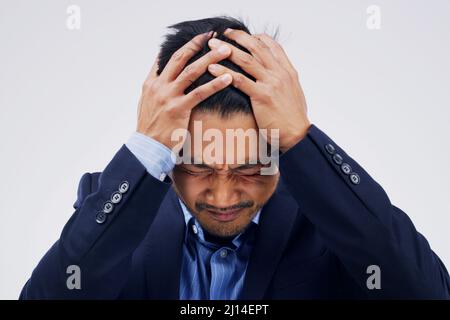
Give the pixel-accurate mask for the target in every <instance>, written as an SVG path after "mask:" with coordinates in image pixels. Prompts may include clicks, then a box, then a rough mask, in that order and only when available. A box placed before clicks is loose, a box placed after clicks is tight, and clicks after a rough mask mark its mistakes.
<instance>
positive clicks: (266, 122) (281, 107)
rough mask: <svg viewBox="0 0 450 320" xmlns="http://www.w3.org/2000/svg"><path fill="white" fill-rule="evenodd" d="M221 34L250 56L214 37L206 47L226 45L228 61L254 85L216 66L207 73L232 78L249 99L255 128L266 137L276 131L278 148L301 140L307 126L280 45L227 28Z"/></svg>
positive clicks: (302, 99) (300, 98)
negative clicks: (228, 51)
mask: <svg viewBox="0 0 450 320" xmlns="http://www.w3.org/2000/svg"><path fill="white" fill-rule="evenodd" d="M224 35H225V36H226V37H227V38H229V39H231V40H234V41H236V42H237V43H238V44H240V45H241V46H243V47H245V48H247V49H248V50H249V51H250V53H251V54H248V53H247V52H244V51H242V50H240V49H239V48H237V47H235V46H233V45H231V44H229V43H227V42H225V41H221V40H219V39H216V38H212V39H210V40H209V42H208V45H209V46H210V47H211V48H212V49H213V48H217V47H218V46H220V45H221V44H226V45H228V46H229V47H230V48H231V55H230V56H229V57H228V59H229V60H230V61H232V62H233V63H235V64H237V65H239V66H240V67H241V68H242V69H243V70H244V71H246V72H247V73H248V74H250V75H251V76H253V77H254V78H255V79H256V82H255V81H253V80H252V79H249V78H248V77H246V76H245V75H243V74H242V73H239V72H235V71H233V70H231V69H229V68H227V67H224V66H222V65H220V64H211V65H209V67H208V71H209V72H210V73H211V74H212V75H214V76H215V77H217V76H220V75H222V74H224V73H230V74H231V75H232V76H233V82H232V85H233V86H234V87H236V88H237V89H239V90H241V91H242V92H244V93H245V94H247V95H248V96H249V97H250V100H251V103H252V108H253V113H254V116H255V119H256V123H257V125H258V127H259V128H260V129H267V131H268V133H269V134H270V130H271V129H279V148H280V150H281V152H285V151H286V150H288V149H289V148H291V147H293V146H294V145H295V144H296V143H298V142H299V141H300V140H301V139H303V137H304V136H305V135H306V133H307V131H308V128H309V127H310V125H311V124H310V122H309V119H308V117H307V107H306V101H305V96H304V94H303V90H302V88H301V86H300V82H299V77H298V73H297V71H296V70H295V68H294V66H293V65H292V63H291V62H290V61H289V59H288V57H287V55H286V53H285V51H284V50H283V48H282V47H281V45H280V44H279V43H278V42H276V41H275V40H274V39H272V38H271V37H270V36H269V35H267V34H258V35H250V34H248V33H246V32H244V31H242V30H234V29H227V30H226V31H225V33H224ZM268 139H270V137H268ZM269 141H270V140H269Z"/></svg>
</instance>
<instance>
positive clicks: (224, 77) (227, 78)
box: [220, 73, 232, 83]
mask: <svg viewBox="0 0 450 320" xmlns="http://www.w3.org/2000/svg"><path fill="white" fill-rule="evenodd" d="M231 79H232V78H231V74H229V73H225V74H223V75H221V76H220V80H221V81H222V82H224V83H228V82H230V81H231Z"/></svg>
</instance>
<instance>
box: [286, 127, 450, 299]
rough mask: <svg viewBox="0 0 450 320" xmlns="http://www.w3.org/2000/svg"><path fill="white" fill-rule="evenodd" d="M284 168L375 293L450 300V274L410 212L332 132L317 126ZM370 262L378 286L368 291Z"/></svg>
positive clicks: (330, 242)
mask: <svg viewBox="0 0 450 320" xmlns="http://www.w3.org/2000/svg"><path fill="white" fill-rule="evenodd" d="M280 173H281V175H282V177H283V180H285V182H286V185H287V187H288V189H289V191H290V192H291V194H292V195H293V196H294V198H295V199H296V201H297V202H298V204H299V208H300V211H301V212H302V213H303V214H304V215H306V216H307V218H308V219H309V220H310V221H311V222H312V223H313V224H314V225H315V227H316V229H317V230H318V232H319V234H320V235H321V238H322V239H323V241H324V242H325V243H326V245H327V247H328V248H329V250H330V251H332V252H333V253H334V254H335V255H336V256H337V257H338V259H339V260H340V261H341V263H342V264H343V266H344V267H345V269H346V270H347V271H348V272H349V274H350V275H351V276H352V278H353V279H354V280H355V281H356V283H358V285H360V287H361V288H362V289H363V290H364V291H365V292H366V293H367V295H368V297H369V298H382V299H384V298H413V299H448V298H450V293H449V292H450V289H449V288H450V280H449V275H448V272H447V270H446V268H445V266H444V264H443V263H442V261H441V260H440V259H439V257H438V256H437V255H436V254H435V253H434V252H433V251H432V249H431V248H430V246H429V244H428V242H427V240H426V239H425V238H424V236H423V235H422V234H420V233H419V232H418V231H417V230H416V229H415V227H414V225H413V223H412V222H411V220H410V219H409V217H408V216H407V215H406V214H405V213H404V212H403V211H402V210H400V209H399V208H397V207H395V206H394V205H392V204H391V202H390V200H389V198H388V196H387V194H386V193H385V191H384V190H383V188H382V187H381V186H380V185H379V184H378V183H377V182H376V181H374V180H373V179H372V178H371V177H370V176H369V174H368V173H367V172H366V171H365V170H364V169H363V168H362V167H361V166H360V165H359V164H358V163H357V162H356V161H355V160H353V159H352V158H351V157H350V156H349V155H348V154H347V153H345V151H344V150H343V149H342V148H340V147H339V146H338V145H337V144H336V143H335V142H334V141H333V140H332V139H331V138H330V137H328V136H327V135H326V134H325V133H324V132H322V131H321V130H320V129H319V128H317V127H316V126H315V125H311V127H310V128H309V131H308V134H307V135H306V137H305V138H304V139H302V140H301V141H300V142H299V143H297V144H296V145H295V146H294V147H292V148H291V149H289V150H288V151H287V152H285V153H284V154H282V155H281V157H280ZM369 266H377V267H379V271H380V272H379V275H380V280H381V281H380V284H381V287H380V289H373V288H372V289H369V288H368V286H367V279H368V277H369V276H370V275H371V273H369V271H368V268H369Z"/></svg>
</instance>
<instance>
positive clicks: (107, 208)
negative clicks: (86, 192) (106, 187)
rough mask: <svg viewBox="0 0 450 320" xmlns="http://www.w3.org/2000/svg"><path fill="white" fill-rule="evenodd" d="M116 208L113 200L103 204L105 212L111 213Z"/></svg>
mask: <svg viewBox="0 0 450 320" xmlns="http://www.w3.org/2000/svg"><path fill="white" fill-rule="evenodd" d="M113 209H114V205H113V204H112V203H111V201H107V202H105V204H104V205H103V212H104V213H111V212H112V211H113Z"/></svg>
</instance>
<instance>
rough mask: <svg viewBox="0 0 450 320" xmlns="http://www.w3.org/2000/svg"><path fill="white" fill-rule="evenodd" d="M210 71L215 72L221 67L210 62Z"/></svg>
mask: <svg viewBox="0 0 450 320" xmlns="http://www.w3.org/2000/svg"><path fill="white" fill-rule="evenodd" d="M208 69H209V71H212V72H215V71H218V70H219V67H218V66H217V64H210V65H209V66H208Z"/></svg>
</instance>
